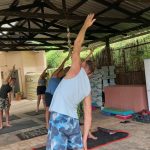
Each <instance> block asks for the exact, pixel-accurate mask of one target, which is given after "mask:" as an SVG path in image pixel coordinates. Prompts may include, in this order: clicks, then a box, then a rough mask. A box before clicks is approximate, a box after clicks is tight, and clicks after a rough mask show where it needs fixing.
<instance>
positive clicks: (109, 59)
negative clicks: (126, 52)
mask: <svg viewBox="0 0 150 150" xmlns="http://www.w3.org/2000/svg"><path fill="white" fill-rule="evenodd" d="M106 50H107V61H108V66H110V65H112V64H111V62H112V60H111V52H110V44H109V38H106Z"/></svg>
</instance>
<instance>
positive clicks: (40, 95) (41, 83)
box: [36, 67, 48, 113]
mask: <svg viewBox="0 0 150 150" xmlns="http://www.w3.org/2000/svg"><path fill="white" fill-rule="evenodd" d="M47 69H48V67H47V68H46V69H45V70H44V71H43V72H42V74H41V75H40V77H39V80H38V85H37V108H36V112H37V113H38V111H39V105H40V101H41V99H42V100H43V105H44V108H45V107H46V106H45V90H46V84H47V80H46V77H47V73H46V70H47Z"/></svg>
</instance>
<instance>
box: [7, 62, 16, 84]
mask: <svg viewBox="0 0 150 150" xmlns="http://www.w3.org/2000/svg"><path fill="white" fill-rule="evenodd" d="M14 71H15V65H13V68H12V70H11V71H10V72H9V75H8V77H7V78H6V80H5V82H7V83H8V82H9V80H10V79H11V78H12V74H13V73H14Z"/></svg>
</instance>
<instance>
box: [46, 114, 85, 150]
mask: <svg viewBox="0 0 150 150" xmlns="http://www.w3.org/2000/svg"><path fill="white" fill-rule="evenodd" d="M49 123H50V127H49V130H48V140H47V147H46V150H80V149H82V148H83V143H82V134H81V130H80V126H79V120H78V119H75V118H72V117H69V116H67V115H63V114H59V113H56V112H51V116H50V122H49Z"/></svg>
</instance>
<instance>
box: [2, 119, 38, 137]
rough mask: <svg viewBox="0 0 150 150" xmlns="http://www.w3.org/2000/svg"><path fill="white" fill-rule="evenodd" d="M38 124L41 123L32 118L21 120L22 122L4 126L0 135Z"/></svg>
mask: <svg viewBox="0 0 150 150" xmlns="http://www.w3.org/2000/svg"><path fill="white" fill-rule="evenodd" d="M38 125H39V124H38V123H36V122H34V121H32V120H27V121H21V122H18V123H14V124H12V126H11V127H4V128H3V129H1V130H0V135H1V134H5V133H10V132H14V131H18V130H22V129H26V128H31V127H35V126H38Z"/></svg>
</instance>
